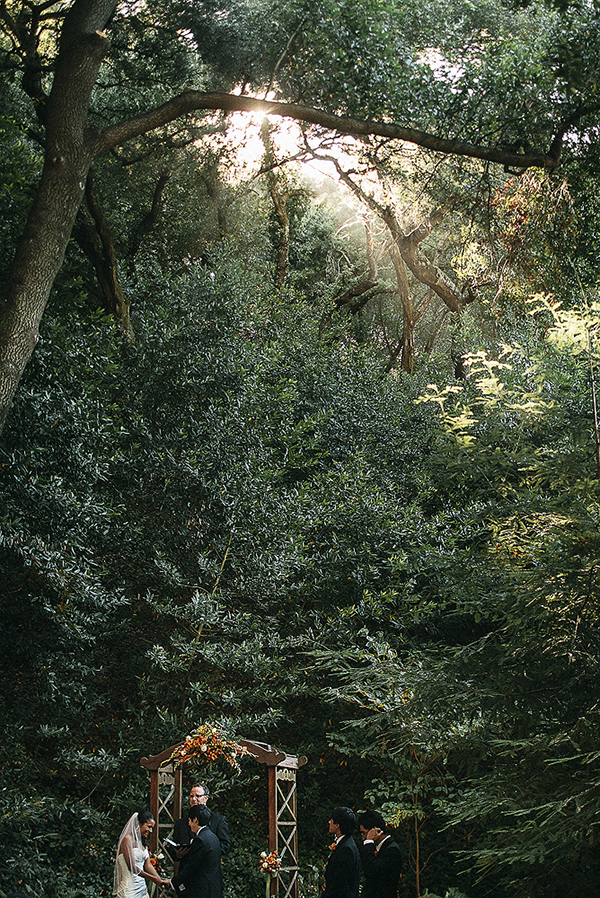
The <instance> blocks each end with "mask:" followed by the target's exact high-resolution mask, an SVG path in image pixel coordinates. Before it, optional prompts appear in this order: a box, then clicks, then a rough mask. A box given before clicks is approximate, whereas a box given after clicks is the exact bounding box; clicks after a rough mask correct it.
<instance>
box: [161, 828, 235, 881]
mask: <svg viewBox="0 0 600 898" xmlns="http://www.w3.org/2000/svg"><path fill="white" fill-rule="evenodd" d="M172 886H173V889H174V890H175V894H176V895H178V896H179V898H222V896H223V878H222V876H221V846H220V845H219V840H218V838H217V837H216V836H215V834H214V833H213V832H211V830H210V829H209V828H208V826H205V827H203V829H201V830H200V831H199V832H198V833H197V834H196V836H195V837H194V838H193V839H192V844H191V847H190V852H189V854H188V855H187V859H186V863H185V865H184V866H183V867H181V868H180V870H179V873H177V875H176V876H174V877H173V879H172Z"/></svg>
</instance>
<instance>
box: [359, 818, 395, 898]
mask: <svg viewBox="0 0 600 898" xmlns="http://www.w3.org/2000/svg"><path fill="white" fill-rule="evenodd" d="M358 826H359V829H360V833H361V836H362V845H361V846H360V860H361V863H362V868H363V872H364V874H365V884H364V886H363V890H362V892H361V898H397V895H398V883H399V881H400V876H401V875H402V853H401V851H400V846H399V845H398V843H397V842H395V841H394V839H393V838H392V836H391V835H390V833H389V832H388V829H387V827H386V824H385V820H384V819H383V817H382V816H381V814H380V813H379V812H378V811H365V812H364V813H363V814H361V815H360V816H359V818H358Z"/></svg>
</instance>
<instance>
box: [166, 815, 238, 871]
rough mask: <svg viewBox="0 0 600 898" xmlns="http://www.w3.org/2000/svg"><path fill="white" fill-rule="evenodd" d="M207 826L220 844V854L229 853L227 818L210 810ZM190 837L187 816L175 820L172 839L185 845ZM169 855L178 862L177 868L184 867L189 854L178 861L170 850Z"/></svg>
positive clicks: (229, 840) (229, 838)
mask: <svg viewBox="0 0 600 898" xmlns="http://www.w3.org/2000/svg"><path fill="white" fill-rule="evenodd" d="M208 828H209V829H210V830H212V832H213V833H214V834H215V836H216V837H217V839H218V840H219V842H220V844H221V855H224V854H229V852H230V851H231V836H230V835H229V827H228V825H227V818H226V817H224V816H223V815H222V814H215V812H214V811H211V812H210V820H209V822H208ZM191 838H192V831H191V829H190V825H189V823H188V818H187V817H182V818H181V819H180V820H178V821H177V822H176V824H175V826H174V827H173V841H174V842H177V844H178V845H187V844H188V842H190V840H191ZM169 855H170V857H171V859H172V860H173V861H174V862H175V863H177V862H178V863H179V869H181V868H182V867H185V865H186V864H187V861H188V858H189V856H190V855H189V853H188V854H186V855H184V856H183V857H182V858H181V860H180V861H178V860H177V856H176V855H175V854H171V852H169Z"/></svg>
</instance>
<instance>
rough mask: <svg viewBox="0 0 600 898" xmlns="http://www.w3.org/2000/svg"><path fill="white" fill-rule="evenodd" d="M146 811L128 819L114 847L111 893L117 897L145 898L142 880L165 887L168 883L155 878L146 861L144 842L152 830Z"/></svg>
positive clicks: (152, 869)
mask: <svg viewBox="0 0 600 898" xmlns="http://www.w3.org/2000/svg"><path fill="white" fill-rule="evenodd" d="M154 823H155V821H154V817H153V816H152V814H151V813H150V811H140V812H139V814H133V816H132V817H130V818H129V820H128V821H127V823H126V824H125V827H124V829H123V832H122V833H121V836H120V838H119V844H118V846H117V857H116V860H115V878H114V888H113V892H114V894H115V895H116V896H117V898H148V890H147V889H146V882H145V880H147V879H149V880H150V881H151V882H155V883H157V884H158V885H161V886H168V885H169V880H168V879H163V878H162V877H161V876H159V875H158V873H157V872H156V870H155V869H154V867H153V866H152V863H151V861H150V854H149V852H148V849H147V848H146V846H145V845H144V840H145V839H146V838H147V837H148V836H149V835H150V833H151V832H152V830H153V829H154Z"/></svg>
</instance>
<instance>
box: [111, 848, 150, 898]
mask: <svg viewBox="0 0 600 898" xmlns="http://www.w3.org/2000/svg"><path fill="white" fill-rule="evenodd" d="M149 856H150V855H149V854H148V849H147V848H134V849H133V862H134V867H135V869H138V870H139V869H141V868H142V867H143V866H144V864H145V863H146V861H147V860H148V858H149ZM117 867H118V870H117V879H118V883H119V885H118V891H117V892H115V895H116V896H117V898H148V890H147V888H146V880H145V879H144V877H143V876H139V875H138V874H137V873H132V872H131V870H130V869H129V867H128V866H127V861H126V860H125V855H124V854H123V853H121V854H119V855H118V856H117Z"/></svg>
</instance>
